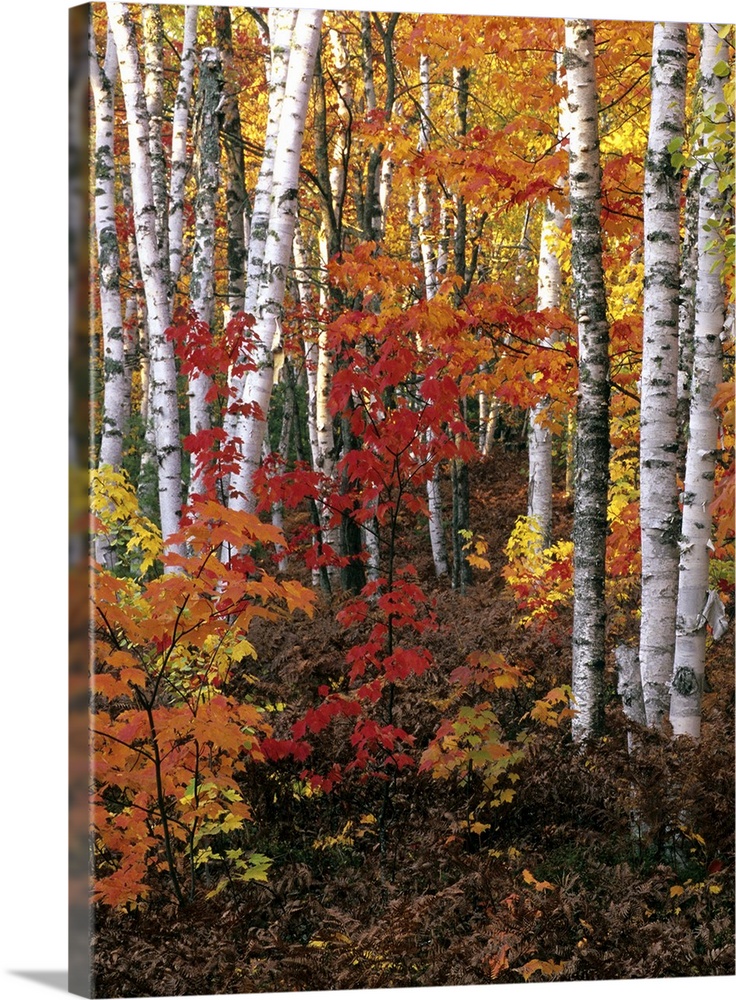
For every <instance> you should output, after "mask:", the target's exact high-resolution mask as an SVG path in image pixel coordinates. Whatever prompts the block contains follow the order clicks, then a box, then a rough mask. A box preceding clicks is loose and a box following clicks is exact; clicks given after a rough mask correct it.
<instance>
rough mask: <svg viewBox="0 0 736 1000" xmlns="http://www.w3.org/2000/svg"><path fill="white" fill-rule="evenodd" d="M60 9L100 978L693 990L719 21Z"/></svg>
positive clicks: (726, 935)
mask: <svg viewBox="0 0 736 1000" xmlns="http://www.w3.org/2000/svg"><path fill="white" fill-rule="evenodd" d="M87 16H88V19H89V20H88V22H87V21H85V32H84V33H83V37H82V39H81V42H82V50H83V57H84V63H85V71H86V73H87V74H88V78H87V79H85V81H84V83H85V86H84V88H82V89H83V90H84V94H83V95H82V98H83V100H82V106H83V113H84V114H86V115H87V116H88V118H89V124H90V131H89V134H88V135H87V136H85V137H84V138H83V139H81V140H80V141H79V142H78V143H77V144H76V146H75V155H76V156H79V155H81V153H82V151H83V150H84V149H88V151H89V155H90V162H89V163H88V164H87V167H86V169H85V170H84V171H83V173H84V177H85V179H89V181H90V188H89V191H88V212H89V218H88V220H87V221H86V223H85V227H86V233H87V240H88V245H87V247H86V251H87V253H86V259H85V273H88V274H89V275H90V282H89V288H88V289H87V291H86V292H85V293H84V297H85V299H86V301H85V309H84V316H83V318H84V320H85V323H86V325H85V326H84V336H85V337H86V348H87V350H86V353H85V359H84V362H85V364H84V366H85V370H86V371H87V372H88V376H89V385H90V390H91V392H90V396H91V407H89V408H88V407H87V401H84V403H83V409H84V411H85V414H87V413H88V415H89V421H88V422H89V444H90V449H89V455H88V462H87V463H86V466H85V468H84V469H80V470H79V474H78V476H77V474H76V473H75V475H74V477H73V480H74V482H76V481H77V479H78V481H79V483H80V490H79V492H81V491H82V490H83V489H84V488H85V487H88V490H87V497H88V509H87V510H83V512H82V518H83V527H84V528H85V529H87V528H88V527H89V531H88V533H87V535H86V537H87V538H88V540H89V550H90V551H89V554H90V556H91V558H90V559H89V561H88V563H87V565H88V572H89V577H88V578H87V579H85V581H84V582H85V593H84V596H83V598H82V600H83V601H84V602H88V605H87V606H89V607H90V612H89V614H85V615H83V616H82V617H83V618H84V621H83V630H84V633H85V635H90V636H91V637H93V646H92V648H91V649H90V650H89V651H88V652H89V656H88V658H87V659H86V660H84V670H83V671H82V673H83V674H84V678H85V683H86V678H87V676H88V674H91V678H92V679H91V681H90V691H87V689H86V688H85V687H84V684H83V690H80V691H77V688H76V687H75V688H74V692H73V693H74V698H75V700H80V701H83V702H84V704H85V706H87V709H86V711H85V718H84V733H83V736H82V739H81V741H80V744H83V746H84V748H85V752H86V748H89V754H90V762H89V767H88V769H87V770H86V771H85V773H84V775H83V777H84V782H83V783H84V786H85V794H86V792H87V791H89V793H90V796H91V801H89V802H88V801H85V802H84V803H83V808H82V809H81V810H80V812H82V813H83V817H81V818H80V825H83V831H82V834H81V840H80V844H81V848H82V849H81V856H83V857H84V858H85V859H89V858H91V865H90V867H91V872H90V874H91V878H90V879H87V880H86V881H85V885H84V891H85V892H86V891H87V890H88V889H89V888H90V885H89V883H90V882H91V906H92V908H93V919H92V920H91V921H89V922H88V923H89V926H93V927H94V942H93V947H94V954H93V957H92V960H91V964H90V966H88V968H87V970H86V971H87V977H86V980H85V982H86V983H87V985H88V986H89V989H88V990H87V993H88V994H90V995H92V994H95V995H97V994H98V995H100V996H110V997H116V996H133V995H136V996H137V995H139V994H141V995H152V994H157V993H160V992H162V991H163V992H171V993H172V995H184V994H185V993H186V994H196V993H197V991H198V990H201V989H204V988H207V989H211V990H212V991H213V992H215V993H218V995H226V994H227V995H235V994H239V995H250V994H255V993H264V994H266V993H273V992H284V991H291V992H299V993H301V992H304V991H313V990H317V991H319V990H325V989H330V988H335V987H339V988H340V989H342V990H351V989H358V988H380V987H385V986H386V985H390V986H396V987H398V986H401V987H428V986H442V985H459V984H467V985H476V986H483V985H485V986H488V984H489V983H504V984H513V983H518V982H520V981H527V980H530V981H537V982H539V981H542V980H549V979H552V980H555V981H576V982H592V981H595V980H599V979H616V978H622V979H623V978H626V977H632V978H656V977H658V976H662V975H664V974H666V975H668V976H671V977H685V978H686V977H688V976H698V977H700V976H715V977H723V978H727V977H728V976H729V975H731V974H732V973H733V947H732V941H733V930H734V914H735V912H736V911H735V910H734V894H735V893H736V885H734V881H733V878H732V875H733V805H734V782H733V778H734V769H735V768H736V760H735V759H734V752H733V748H734V745H735V743H734V739H735V733H734V726H735V724H736V723H735V720H734V685H733V649H734V647H733V642H734V634H733V629H732V618H733V581H734V572H735V570H734V565H735V562H736V560H735V552H734V532H733V519H734V482H736V461H735V457H734V452H735V451H736V448H735V445H736V427H735V419H736V402H735V400H734V392H733V384H734V343H733V318H732V317H733V303H734V242H735V241H734V216H733V209H732V204H733V195H734V174H733V162H734V114H733V105H734V90H735V86H736V76H735V70H734V66H733V55H734V31H733V28H732V27H730V26H725V25H723V26H714V25H710V24H708V25H704V26H702V27H701V26H700V25H696V24H675V23H669V22H665V23H658V24H656V25H654V24H650V23H646V22H643V21H635V22H633V21H632V22H626V21H619V20H616V19H610V20H596V21H592V20H583V19H577V18H571V19H568V20H564V19H562V18H555V17H545V18H529V17H523V16H518V15H515V14H512V15H504V16H493V15H485V14H483V15H476V16H470V17H468V16H466V15H461V14H457V13H455V12H453V11H447V12H445V13H434V12H433V13H418V12H416V11H400V12H399V11H393V12H391V13H386V12H383V13H381V12H377V11H367V10H366V11H355V10H350V9H346V10H339V9H330V10H317V9H312V8H308V9H307V8H304V9H290V8H279V7H276V8H268V9H267V8H261V7H223V6H212V7H210V6H206V5H205V6H201V7H200V6H194V5H192V4H189V5H186V6H177V5H174V4H160V5H159V4H142V5H128V4H122V3H109V4H107V3H92V4H91V5H89V8H88V9H87ZM87 28H88V29H89V30H86V29H87ZM73 235H74V240H75V241H78V240H79V239H80V236H79V234H78V233H76V234H73ZM80 325H81V324H80ZM87 362H89V363H87ZM573 473H574V483H573V482H572V481H571V479H570V477H571V475H572V474H573ZM79 506H80V508H81V507H82V506H83V505H82V503H81V501H80V504H79ZM450 512H452V519H450ZM443 514H444V519H445V523H444V524H443ZM87 584H89V586H86V585H87ZM29 720H31V721H29V723H28V727H27V731H28V738H29V740H30V739H32V736H33V726H32V715H29ZM670 724H671V725H670ZM673 733H674V737H673V735H672V734H673ZM675 737H676V738H675ZM11 808H12V806H11ZM37 813H38V815H41V813H39V812H38V810H37V809H36V810H35V811H34V812H33V816H34V817H35V816H36V814H37ZM42 862H43V858H41V859H40V860H39V859H36V863H37V864H41V863H42ZM85 864H86V860H85ZM85 873H86V868H85ZM85 878H86V874H85ZM315 888H316V889H317V890H318V891H315ZM612 888H613V890H614V891H613V896H615V898H612ZM494 900H495V901H496V902H495V903H494ZM499 901H500V902H499ZM512 903H513V905H512ZM507 904H508V905H507ZM535 914H536V916H534V915H535ZM571 914H573V915H574V916H575V919H572V918H571V916H570V915H571ZM580 915H582V917H584V919H582V918H581V916H580ZM601 942H603V944H602V943H601ZM604 945H605V946H604ZM92 976H93V978H91V977H92ZM70 981H73V982H76V981H77V979H76V978H75V979H73V980H70ZM82 992H84V990H82ZM87 993H85V995H87Z"/></svg>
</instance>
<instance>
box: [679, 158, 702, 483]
mask: <svg viewBox="0 0 736 1000" xmlns="http://www.w3.org/2000/svg"><path fill="white" fill-rule="evenodd" d="M699 209H700V169H699V168H698V167H695V168H694V169H693V170H692V171H691V172H690V176H689V177H688V181H687V185H686V188H685V223H684V233H683V240H682V253H681V256H680V310H679V313H678V325H677V345H678V358H679V361H678V371H677V445H678V449H677V475H678V477H679V479H680V480H682V481H684V479H685V461H686V458H687V424H688V420H689V417H690V382H691V379H692V374H693V345H694V338H695V283H696V281H697V277H698V212H699Z"/></svg>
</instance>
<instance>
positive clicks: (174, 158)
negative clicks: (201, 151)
mask: <svg viewBox="0 0 736 1000" xmlns="http://www.w3.org/2000/svg"><path fill="white" fill-rule="evenodd" d="M198 16H199V7H194V6H191V5H190V6H188V7H185V8H184V40H183V42H182V48H181V66H180V69H179V81H178V84H177V88H176V98H175V100H174V112H173V120H172V130H171V174H170V181H169V271H170V275H169V280H170V282H171V288H172V292H173V290H175V288H176V283H177V281H178V280H179V274H180V272H181V258H182V237H183V233H184V185H185V183H186V179H187V170H188V167H189V158H188V156H187V131H188V123H189V102H190V98H191V96H192V84H193V80H194V64H195V58H196V53H195V49H196V43H197V19H198Z"/></svg>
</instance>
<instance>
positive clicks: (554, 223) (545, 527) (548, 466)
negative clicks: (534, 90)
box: [527, 54, 568, 549]
mask: <svg viewBox="0 0 736 1000" xmlns="http://www.w3.org/2000/svg"><path fill="white" fill-rule="evenodd" d="M559 69H560V67H559V54H558V55H557V67H556V71H555V73H554V77H553V79H554V81H555V83H557V82H559V76H560V73H559ZM566 115H567V107H566V104H565V101H564V100H561V101H560V105H559V110H558V127H557V134H558V138H559V139H562V138H563V137H564V136H565V135H566V134H567V130H568V129H567V117H566ZM563 182H564V178H563V177H561V178H560V180H559V187H560V188H562V186H563ZM564 222H565V217H564V214H563V213H562V212H561V211H560V210H559V209H558V208H556V207H555V205H554V204H553V202H552V201H548V202H547V204H546V205H545V209H544V218H543V220H542V231H541V234H540V238H539V265H538V269H537V309H539V310H544V309H559V307H560V301H561V298H562V271H561V268H560V260H559V256H558V247H559V240H560V236H561V235H562V229H563V226H564ZM554 340H555V338H554V336H553V337H547V338H545V340H544V343H545V345H547V346H551V345H552V343H553V342H554ZM548 411H549V403H548V402H547V400H542V401H541V402H540V403H538V404H537V405H536V406H535V407H534V408H533V409H532V411H531V413H530V414H529V490H528V497H527V515H528V517H529V518H533V519H534V520H535V521H536V523H537V525H538V527H539V547H540V548H541V549H544V548H547V547H548V546H549V545H550V544H551V542H552V432H551V431H550V429H549V426H547V420H546V416H547V413H548Z"/></svg>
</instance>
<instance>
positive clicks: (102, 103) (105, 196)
mask: <svg viewBox="0 0 736 1000" xmlns="http://www.w3.org/2000/svg"><path fill="white" fill-rule="evenodd" d="M89 52H90V61H89V65H90V83H91V89H92V96H93V99H94V107H95V139H94V142H95V157H94V163H95V178H94V222H95V232H96V236H97V267H98V276H99V288H100V314H101V319H102V363H103V378H104V388H103V399H102V438H101V441H100V452H99V464H100V465H111V466H112V467H113V468H114V469H118V468H119V467H120V465H121V463H122V457H123V434H124V431H125V422H126V412H127V398H128V380H127V378H126V370H125V360H126V359H125V342H124V333H123V314H122V306H121V302H120V248H119V245H118V235H117V227H116V224H115V163H114V159H113V150H114V148H115V140H114V123H115V110H114V102H113V91H114V87H115V78H116V76H117V54H116V52H115V41H114V39H113V37H112V34H111V33H110V32H109V31H108V33H107V47H106V52H105V59H104V65H103V66H102V67H100V64H99V61H98V58H97V45H96V42H95V38H94V33H93V28H92V23H91V21H90V29H89Z"/></svg>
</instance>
